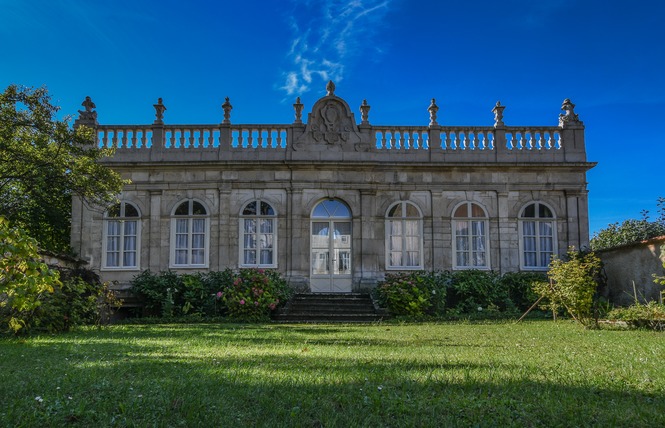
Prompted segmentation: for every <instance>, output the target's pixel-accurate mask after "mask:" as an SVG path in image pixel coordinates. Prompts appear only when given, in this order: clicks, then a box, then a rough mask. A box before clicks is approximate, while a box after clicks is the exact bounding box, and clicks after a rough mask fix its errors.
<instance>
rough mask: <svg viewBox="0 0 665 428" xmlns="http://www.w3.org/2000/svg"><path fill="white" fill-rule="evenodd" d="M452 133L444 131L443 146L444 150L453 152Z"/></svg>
mask: <svg viewBox="0 0 665 428" xmlns="http://www.w3.org/2000/svg"><path fill="white" fill-rule="evenodd" d="M451 134H452V132H450V131H446V140H445V141H446V143H445V144H444V147H443V148H444V149H447V150H453V140H452V139H451V136H450V135H451Z"/></svg>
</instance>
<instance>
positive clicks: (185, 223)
mask: <svg viewBox="0 0 665 428" xmlns="http://www.w3.org/2000/svg"><path fill="white" fill-rule="evenodd" d="M188 229H189V220H187V219H181V220H176V221H175V233H187V231H188Z"/></svg>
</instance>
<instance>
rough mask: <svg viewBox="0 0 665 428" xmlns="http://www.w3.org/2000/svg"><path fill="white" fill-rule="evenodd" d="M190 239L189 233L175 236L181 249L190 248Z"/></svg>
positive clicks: (177, 245) (176, 245) (176, 243)
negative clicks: (188, 243) (188, 237)
mask: <svg viewBox="0 0 665 428" xmlns="http://www.w3.org/2000/svg"><path fill="white" fill-rule="evenodd" d="M187 242H188V239H187V235H186V234H185V235H176V236H175V247H176V248H178V249H180V248H188V245H187Z"/></svg>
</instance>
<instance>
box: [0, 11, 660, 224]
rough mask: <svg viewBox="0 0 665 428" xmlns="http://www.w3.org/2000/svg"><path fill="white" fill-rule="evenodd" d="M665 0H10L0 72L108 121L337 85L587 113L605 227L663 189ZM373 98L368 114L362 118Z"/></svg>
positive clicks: (447, 117)
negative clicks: (566, 106) (90, 108)
mask: <svg viewBox="0 0 665 428" xmlns="http://www.w3.org/2000/svg"><path fill="white" fill-rule="evenodd" d="M664 20H665V2H664V1H661V0H634V1H631V2H626V1H615V0H504V1H502V2H497V1H485V0H477V1H473V0H468V1H457V0H455V1H443V0H440V1H409V0H362V1H361V0H355V1H353V0H346V1H343V0H280V1H268V0H265V1H261V0H257V1H222V0H219V1H197V0H190V1H186V2H185V1H182V0H162V1H142V0H132V1H127V0H115V1H96V0H86V1H83V0H58V1H53V0H0V48H1V52H2V53H1V54H0V88H1V89H4V88H5V87H6V86H7V85H9V84H11V83H17V84H21V85H26V86H42V85H45V86H47V87H48V88H49V91H50V93H51V95H52V97H53V100H54V102H55V103H56V104H58V105H60V106H61V107H62V114H63V115H65V114H72V115H73V114H76V111H77V110H78V109H80V108H81V106H80V104H81V102H82V101H83V99H84V98H85V96H87V95H89V96H91V97H92V99H93V101H94V102H95V103H96V105H97V111H98V115H99V121H100V123H105V124H134V123H141V124H143V123H151V122H152V121H153V120H154V109H153V108H152V104H154V103H155V102H156V100H157V98H158V97H162V98H163V99H164V104H165V105H166V106H167V108H168V110H167V112H166V114H165V121H166V122H167V123H201V124H203V123H219V122H221V120H222V110H221V104H222V103H223V102H224V97H226V96H228V97H230V98H231V103H232V104H233V107H234V108H233V112H232V117H231V120H232V122H234V123H290V122H291V121H292V120H293V108H292V104H293V102H294V100H295V97H296V96H300V97H301V99H302V102H303V103H304V104H305V111H307V110H308V109H309V108H310V107H311V106H312V104H313V103H314V102H315V101H316V100H317V99H318V98H319V97H321V96H323V95H325V82H327V80H328V79H332V80H334V81H335V83H336V85H337V91H336V95H339V96H341V97H342V98H344V99H345V100H346V101H347V102H348V103H349V104H350V105H351V106H352V108H354V109H356V110H357V107H358V106H359V105H360V103H361V102H362V100H363V99H367V101H368V103H369V104H370V105H371V106H372V109H371V111H370V116H369V118H370V122H371V123H373V124H377V125H386V124H400V125H427V123H428V122H429V117H428V113H427V107H428V105H429V101H430V99H431V98H436V99H437V104H438V105H439V107H440V110H439V123H441V124H442V125H491V124H492V123H493V115H492V113H491V111H490V110H491V109H492V107H493V106H494V104H495V103H496V101H497V100H500V101H501V103H502V104H503V105H506V106H507V107H506V110H505V113H504V121H505V122H506V125H509V126H510V125H516V126H517V125H548V126H549V125H557V117H558V114H559V112H560V111H559V109H560V107H561V102H562V101H563V99H564V98H570V99H571V100H572V101H573V102H574V103H575V104H576V105H577V107H576V110H575V111H576V113H578V114H579V116H580V119H581V120H583V121H584V124H585V126H586V140H587V156H588V159H589V161H593V162H598V166H596V168H594V169H593V170H591V171H590V172H589V174H588V181H589V191H590V193H589V204H590V217H591V232H592V233H593V232H594V231H597V230H599V229H601V228H603V227H605V226H606V225H607V224H609V223H612V222H615V221H622V220H624V219H626V218H638V217H640V211H641V210H643V209H647V210H650V211H651V214H652V218H653V217H655V214H656V199H657V197H659V196H665V184H664V181H665V180H664V179H665V174H664V173H663V171H664V168H663V164H664V163H665V162H664V161H665V136H664V135H665V132H664V131H663V126H662V125H663V124H664V123H665V25H664V23H663V21H664ZM359 118H360V116H359V112H356V119H358V120H359Z"/></svg>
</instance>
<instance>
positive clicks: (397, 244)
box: [390, 236, 402, 251]
mask: <svg viewBox="0 0 665 428" xmlns="http://www.w3.org/2000/svg"><path fill="white" fill-rule="evenodd" d="M390 249H391V250H393V251H402V237H401V236H391V237H390Z"/></svg>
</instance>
